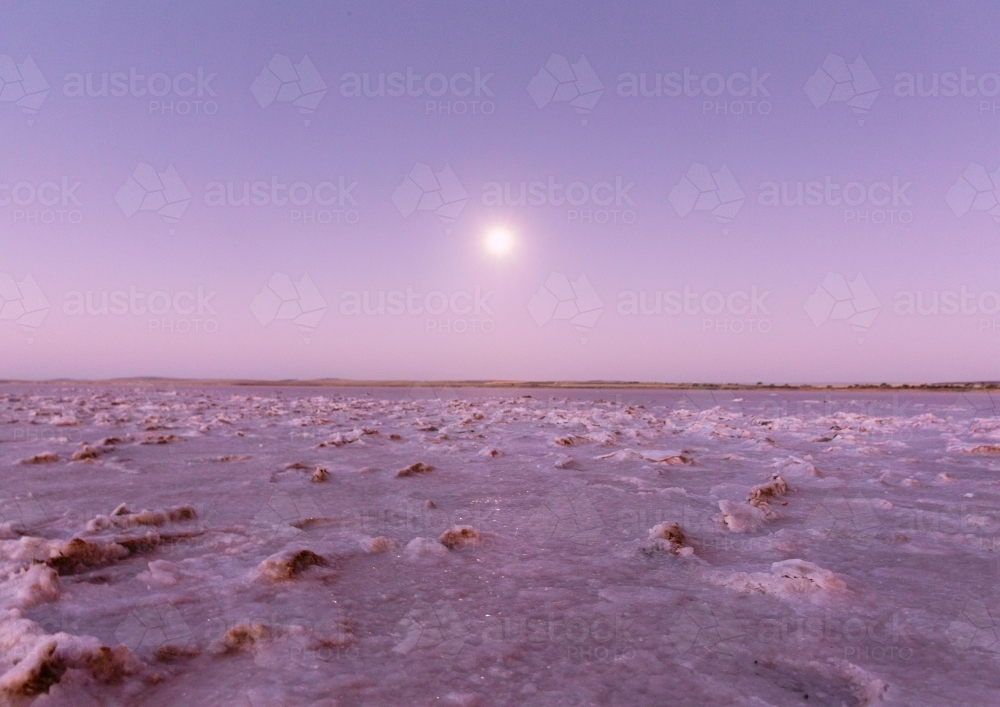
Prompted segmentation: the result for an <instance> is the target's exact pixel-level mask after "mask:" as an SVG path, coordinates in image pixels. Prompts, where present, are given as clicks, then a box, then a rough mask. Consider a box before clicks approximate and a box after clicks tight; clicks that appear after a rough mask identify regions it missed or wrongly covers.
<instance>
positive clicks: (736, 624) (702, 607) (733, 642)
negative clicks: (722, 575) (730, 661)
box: [666, 602, 747, 656]
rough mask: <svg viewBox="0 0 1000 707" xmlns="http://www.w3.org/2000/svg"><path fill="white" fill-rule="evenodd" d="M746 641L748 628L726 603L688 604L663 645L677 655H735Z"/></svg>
mask: <svg viewBox="0 0 1000 707" xmlns="http://www.w3.org/2000/svg"><path fill="white" fill-rule="evenodd" d="M746 638H747V627H746V624H745V622H744V621H743V620H742V619H740V618H739V617H738V616H737V615H736V614H735V613H734V612H733V609H732V607H730V606H729V605H728V604H722V605H719V606H711V605H709V604H706V603H704V602H699V603H695V604H690V605H688V606H687V607H685V608H684V611H682V612H681V615H680V616H679V617H678V618H677V620H676V621H675V622H674V624H673V626H671V628H670V633H668V634H667V636H666V642H667V644H668V645H670V646H672V647H673V648H674V650H676V651H677V652H679V653H692V652H698V651H702V652H707V653H717V654H720V655H725V656H735V655H737V653H738V652H739V651H740V648H741V646H742V645H743V642H744V641H745V640H746Z"/></svg>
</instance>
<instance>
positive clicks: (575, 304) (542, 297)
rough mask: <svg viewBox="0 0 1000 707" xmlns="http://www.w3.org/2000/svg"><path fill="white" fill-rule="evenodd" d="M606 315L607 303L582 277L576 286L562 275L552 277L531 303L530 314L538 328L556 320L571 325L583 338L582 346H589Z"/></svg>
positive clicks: (549, 277) (552, 275) (582, 276)
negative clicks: (589, 336)
mask: <svg viewBox="0 0 1000 707" xmlns="http://www.w3.org/2000/svg"><path fill="white" fill-rule="evenodd" d="M603 311H604V302H602V301H601V298H600V296H599V295H598V294H597V290H595V289H594V286H593V285H591V284H590V280H588V279H587V276H586V275H585V274H583V273H581V274H580V277H578V278H577V279H576V280H575V281H573V282H570V280H569V278H568V277H566V276H565V275H563V274H562V273H558V272H554V273H551V274H550V275H549V276H548V278H547V279H546V280H545V283H544V284H543V285H542V286H541V287H539V288H538V291H537V292H536V293H535V294H534V295H533V296H532V298H531V300H529V301H528V313H529V314H531V318H532V319H534V320H535V323H536V324H537V325H538V326H545V325H546V324H548V323H549V322H550V321H553V320H562V321H568V322H569V323H570V324H572V325H573V326H574V327H576V330H577V331H578V332H580V333H581V334H582V335H583V336H582V337H581V341H582V343H587V336H588V335H589V334H590V330H591V329H593V328H594V325H595V324H596V323H597V319H598V317H600V316H601V312H603Z"/></svg>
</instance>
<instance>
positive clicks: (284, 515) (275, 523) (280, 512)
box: [253, 491, 323, 541]
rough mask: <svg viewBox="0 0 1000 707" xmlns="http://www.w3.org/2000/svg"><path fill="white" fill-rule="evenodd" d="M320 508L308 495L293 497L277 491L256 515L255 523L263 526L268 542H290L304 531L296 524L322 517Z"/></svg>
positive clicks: (263, 533)
mask: <svg viewBox="0 0 1000 707" xmlns="http://www.w3.org/2000/svg"><path fill="white" fill-rule="evenodd" d="M322 515H323V514H322V513H321V512H320V510H319V506H317V505H316V502H315V501H314V500H313V499H312V497H311V496H309V495H307V494H296V495H295V496H292V495H290V494H288V493H285V492H284V491H276V492H274V493H273V494H271V496H270V497H269V498H268V499H267V502H266V503H265V504H264V505H263V506H261V508H260V510H259V511H257V513H256V514H255V515H254V517H253V519H254V522H255V523H257V524H259V525H261V526H263V527H264V528H265V530H264V531H263V532H262V535H263V536H264V537H265V539H266V540H269V541H270V540H275V539H281V540H290V539H292V538H294V537H296V536H298V535H299V534H300V533H302V529H301V528H298V527H296V526H295V525H294V524H297V523H300V522H301V521H306V520H309V519H312V518H320V517H322Z"/></svg>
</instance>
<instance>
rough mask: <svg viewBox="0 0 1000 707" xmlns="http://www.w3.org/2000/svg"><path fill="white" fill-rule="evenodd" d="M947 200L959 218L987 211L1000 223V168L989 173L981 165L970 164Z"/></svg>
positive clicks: (946, 197) (951, 189)
mask: <svg viewBox="0 0 1000 707" xmlns="http://www.w3.org/2000/svg"><path fill="white" fill-rule="evenodd" d="M945 200H946V201H947V202H948V206H950V207H951V210H952V212H954V214H955V215H956V216H958V217H959V218H961V217H962V216H965V214H967V213H969V212H970V211H985V212H987V213H988V214H989V215H990V216H992V217H993V220H994V221H996V222H997V223H1000V168H998V169H997V170H996V171H994V172H987V171H986V168H985V167H984V166H983V165H981V164H975V163H973V164H970V165H969V167H968V169H966V170H965V171H964V172H963V173H962V176H961V177H959V178H958V181H957V182H955V183H954V184H953V185H952V186H951V188H950V189H949V190H948V194H947V195H946V196H945Z"/></svg>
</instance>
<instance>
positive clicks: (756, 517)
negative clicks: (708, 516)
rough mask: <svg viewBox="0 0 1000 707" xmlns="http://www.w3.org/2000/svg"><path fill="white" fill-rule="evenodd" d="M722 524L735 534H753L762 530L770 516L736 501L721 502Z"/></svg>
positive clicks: (754, 507)
mask: <svg viewBox="0 0 1000 707" xmlns="http://www.w3.org/2000/svg"><path fill="white" fill-rule="evenodd" d="M719 510H721V511H722V522H723V523H724V524H725V526H726V527H727V528H729V530H730V531H732V532H734V533H752V532H754V531H756V530H760V529H761V528H762V527H763V526H764V524H765V523H767V521H768V520H769V519H770V516H769V515H768V514H767V513H765V512H764V511H762V510H761V509H760V508H757V507H756V506H751V505H749V504H746V503H737V502H735V501H719Z"/></svg>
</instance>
